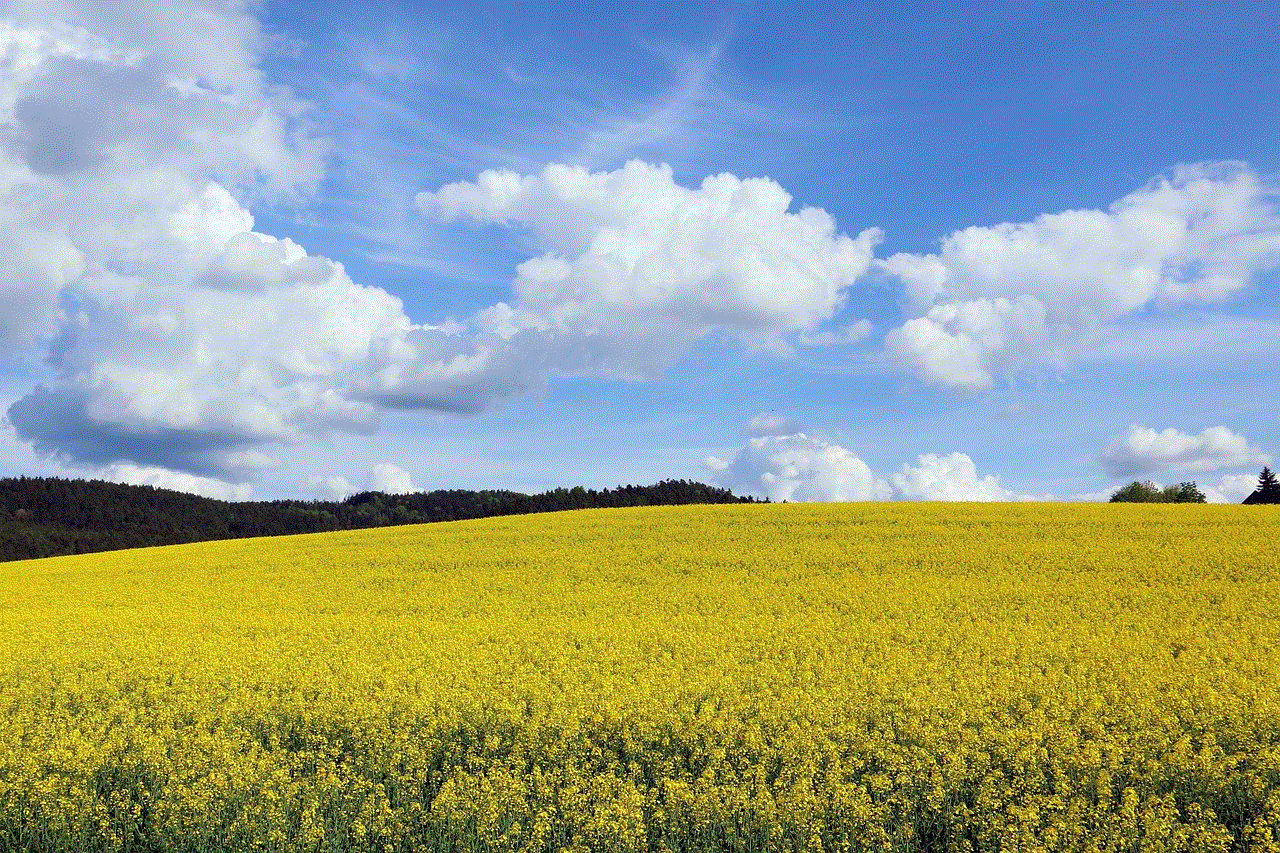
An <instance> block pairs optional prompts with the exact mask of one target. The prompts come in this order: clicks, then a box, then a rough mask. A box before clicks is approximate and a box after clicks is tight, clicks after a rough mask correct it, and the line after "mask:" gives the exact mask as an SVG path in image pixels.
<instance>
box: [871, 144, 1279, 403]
mask: <svg viewBox="0 0 1280 853" xmlns="http://www.w3.org/2000/svg"><path fill="white" fill-rule="evenodd" d="M1276 200H1277V187H1276V186H1275V185H1273V184H1272V183H1269V182H1267V181H1264V180H1263V179H1262V178H1261V177H1260V176H1259V175H1258V174H1257V173H1255V172H1254V171H1253V170H1252V169H1250V168H1249V167H1247V166H1245V165H1244V164H1239V163H1216V164H1196V165H1188V166H1180V167H1178V168H1177V169H1175V170H1173V172H1172V173H1171V174H1170V175H1168V176H1166V177H1163V178H1160V179H1158V180H1156V181H1154V182H1152V183H1151V184H1149V185H1148V186H1146V187H1144V188H1142V189H1140V190H1138V191H1136V192H1134V193H1131V194H1130V195H1128V196H1125V197H1124V198H1122V199H1120V200H1119V201H1117V202H1115V203H1114V204H1112V205H1111V206H1110V208H1108V209H1107V210H1105V211H1102V210H1072V211H1066V212H1063V213H1055V214H1046V215H1044V216H1040V217H1038V218H1037V219H1035V220H1034V221H1032V222H1023V223H1016V224H1013V223H1004V224H1001V225H996V226H991V227H971V228H966V229H964V230H961V231H956V232H954V233H953V234H951V235H949V236H948V237H946V238H945V239H944V240H943V242H942V248H941V251H940V252H939V253H937V254H930V255H915V254H905V253H899V254H895V255H893V256H891V257H890V258H888V259H886V260H884V261H881V262H879V266H880V267H881V269H882V270H883V271H884V272H886V273H888V274H890V275H892V276H895V277H897V278H898V279H899V280H901V282H902V284H903V286H904V288H905V291H906V295H907V298H908V303H909V305H908V311H909V313H910V315H911V316H910V318H909V319H908V320H907V321H906V322H904V323H903V324H902V325H900V326H898V327H897V328H895V329H893V330H892V331H890V332H889V334H888V335H887V336H886V338H885V353H886V355H887V356H888V358H889V359H890V361H891V362H893V363H895V364H897V365H898V366H899V367H900V368H902V369H904V370H906V371H909V372H911V373H913V374H914V375H916V376H917V377H918V378H920V379H921V380H923V381H926V382H930V383H935V384H938V385H942V386H944V387H947V388H950V389H953V390H957V391H976V390H981V389H985V388H989V387H991V386H992V385H993V384H994V382H995V380H996V379H997V378H999V377H1001V376H1006V377H1007V376H1012V375H1014V374H1016V373H1017V372H1019V371H1022V370H1025V369H1028V368H1036V367H1043V366H1059V365H1061V364H1063V363H1064V362H1065V361H1066V360H1067V359H1068V358H1069V357H1070V356H1071V355H1072V354H1074V353H1076V352H1077V351H1078V350H1079V348H1080V347H1081V345H1082V344H1083V343H1084V342H1085V341H1087V340H1089V339H1090V337H1092V336H1093V335H1095V334H1096V333H1097V332H1098V331H1099V329H1101V328H1102V327H1103V326H1104V325H1105V324H1107V323H1110V322H1112V321H1116V320H1118V319H1120V318H1123V317H1124V316H1126V315H1130V314H1133V313H1134V312H1136V311H1138V310H1139V309H1142V308H1143V307H1145V306H1149V305H1156V306H1160V305H1175V304H1180V303H1202V304H1203V303H1212V302H1217V301H1221V300H1223V299H1225V298H1227V297H1229V296H1231V295H1232V294H1234V293H1237V292H1239V291H1240V290H1241V289H1243V288H1244V287H1246V286H1247V285H1248V284H1249V283H1250V282H1251V281H1252V280H1253V279H1254V277H1255V276H1256V275H1257V274H1258V273H1260V272H1262V271H1265V270H1270V269H1275V268H1276V267H1277V266H1280V208H1278V206H1277V201H1276Z"/></svg>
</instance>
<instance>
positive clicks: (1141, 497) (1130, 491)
mask: <svg viewBox="0 0 1280 853" xmlns="http://www.w3.org/2000/svg"><path fill="white" fill-rule="evenodd" d="M1161 500H1163V498H1162V493H1161V491H1160V487H1159V486H1157V485H1156V484H1155V483H1153V482H1151V481H1150V480H1147V481H1145V482H1139V481H1137V480H1134V481H1133V482H1132V483H1130V484H1129V485H1127V486H1121V487H1120V488H1118V489H1116V490H1115V491H1114V492H1112V493H1111V503H1113V504H1117V503H1136V504H1153V503H1160V502H1161Z"/></svg>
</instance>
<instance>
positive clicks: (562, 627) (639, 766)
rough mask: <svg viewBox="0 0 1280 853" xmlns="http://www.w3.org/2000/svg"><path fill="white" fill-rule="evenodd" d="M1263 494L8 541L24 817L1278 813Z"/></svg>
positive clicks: (314, 822) (1148, 827)
mask: <svg viewBox="0 0 1280 853" xmlns="http://www.w3.org/2000/svg"><path fill="white" fill-rule="evenodd" d="M1272 509H1273V508H1271V507H1231V506H1226V507H1224V506H1192V505H1056V506H1055V505H1009V504H1004V505H945V504H923V505H921V504H916V505H903V504H870V505H867V504H864V505H772V506H714V507H683V508H652V509H639V510H618V511H585V512H573V513H560V514H554V515H541V516H525V517H518V518H504V519H488V520H483V521H475V522H463V523H453V524H439V525H432V526H419V527H402V528H394V529H385V530H377V531H360V532H348V533H336V534H325V535H317V536H305V537H293V538H281V539H264V540H250V541H236V542H222V543H207V544H201V545H190V546H178V547H171V548H156V549H146V550H138V551H127V552H117V553H110V554H95V555H87V556H80V557H72V558H54V559H47V560H40V561H32V562H25V563H8V564H0V850H4V851H14V850H16V851H72V853H74V851H192V853H196V851H199V853H207V851H250V850H267V851H350V850H361V851H364V850H368V851H404V852H405V853H407V851H446V850H448V851H475V852H476V853H479V851H529V853H533V852H534V851H560V850H564V851H574V853H586V851H637V853H638V851H653V853H666V851H700V852H701V851H791V850H797V851H799V850H804V851H814V853H817V851H826V852H827V853H834V851H860V850H876V851H915V850H929V851H971V850H980V851H995V850H1002V851H1003V850H1010V851H1039V850H1077V851H1090V850H1097V851H1104V850H1106V851H1144V853H1145V851H1162V850H1169V851H1199V850H1204V851H1209V850H1256V851H1264V850H1265V851H1274V850H1280V556H1278V550H1277V548H1278V546H1277V543H1280V512H1274V511H1272Z"/></svg>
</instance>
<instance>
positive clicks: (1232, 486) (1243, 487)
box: [1200, 474, 1258, 504]
mask: <svg viewBox="0 0 1280 853" xmlns="http://www.w3.org/2000/svg"><path fill="white" fill-rule="evenodd" d="M1256 488H1258V475H1257V474H1226V475H1224V476H1223V477H1221V478H1219V480H1218V482H1217V484H1216V485H1213V486H1207V485H1202V486H1201V487H1200V489H1201V491H1203V492H1204V494H1205V499H1206V500H1207V501H1208V502H1209V503H1211V504H1220V503H1221V504H1238V503H1240V502H1241V501H1243V500H1244V499H1245V498H1247V497H1249V495H1251V494H1253V492H1254V490H1255V489H1256Z"/></svg>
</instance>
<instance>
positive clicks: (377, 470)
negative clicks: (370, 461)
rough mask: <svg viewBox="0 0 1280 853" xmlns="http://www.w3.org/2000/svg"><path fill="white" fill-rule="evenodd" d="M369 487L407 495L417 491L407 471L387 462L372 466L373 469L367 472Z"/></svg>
mask: <svg viewBox="0 0 1280 853" xmlns="http://www.w3.org/2000/svg"><path fill="white" fill-rule="evenodd" d="M369 489H370V490H371V491H375V492H386V493H387V494H389V495H407V494H408V493H409V492H414V491H417V489H415V488H414V486H413V478H412V477H410V476H409V472H408V471H406V470H404V469H403V468H400V467H398V466H396V465H392V464H391V463H389V462H383V463H382V464H380V465H374V466H373V470H372V471H371V472H369Z"/></svg>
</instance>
